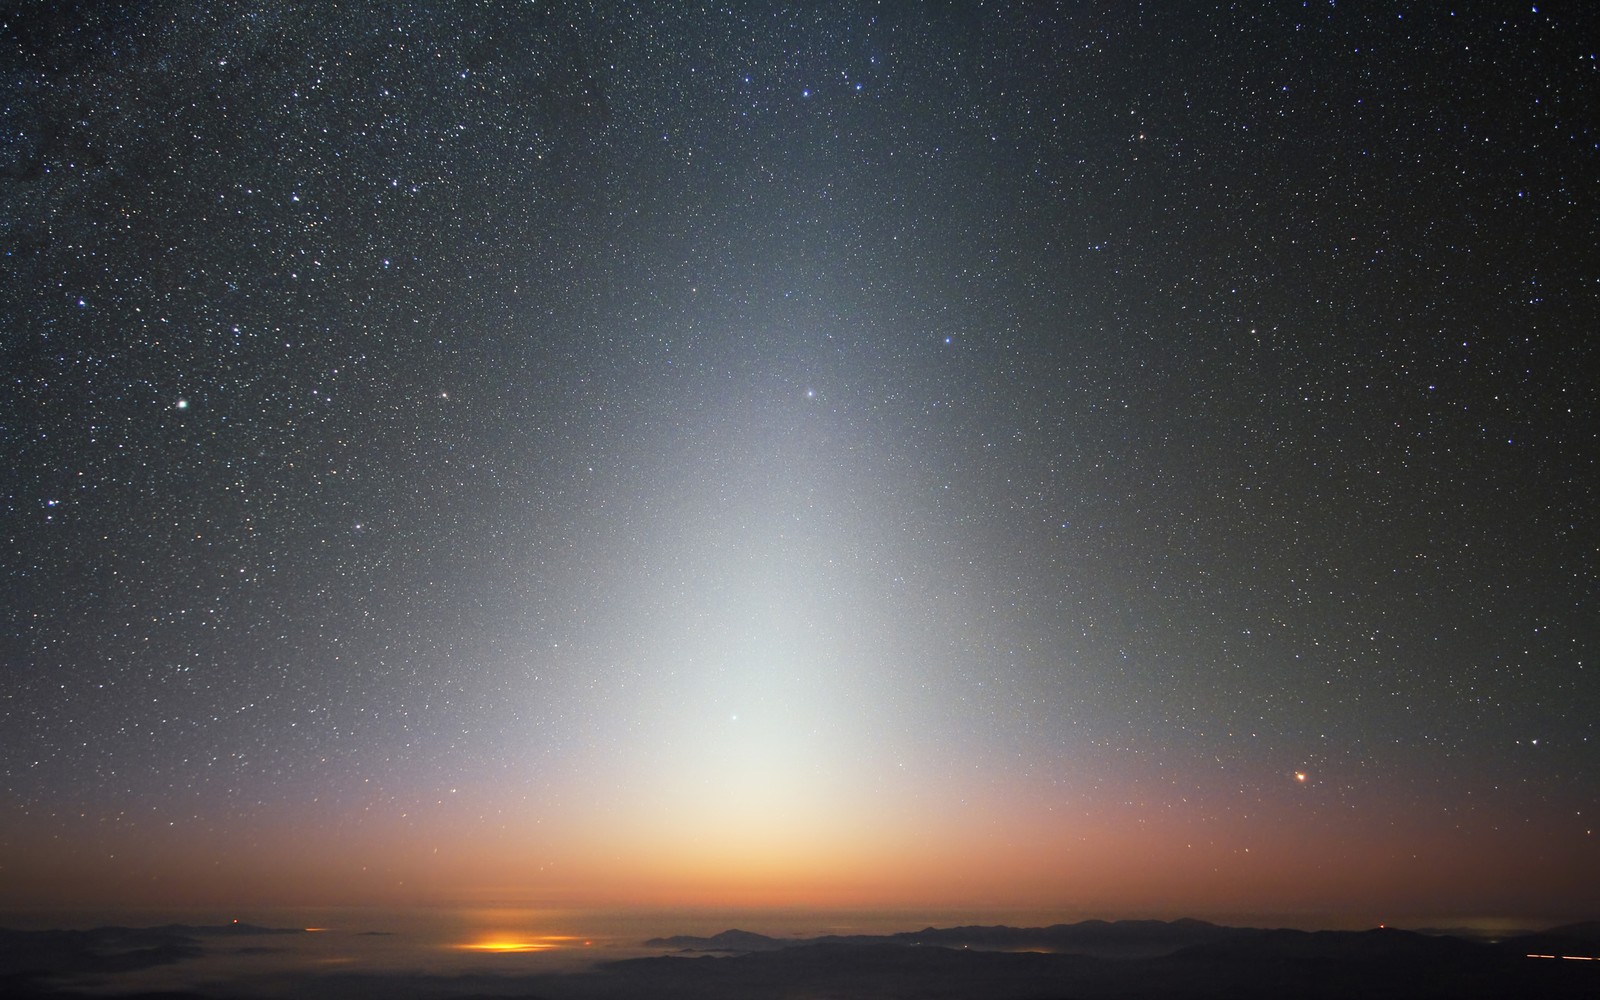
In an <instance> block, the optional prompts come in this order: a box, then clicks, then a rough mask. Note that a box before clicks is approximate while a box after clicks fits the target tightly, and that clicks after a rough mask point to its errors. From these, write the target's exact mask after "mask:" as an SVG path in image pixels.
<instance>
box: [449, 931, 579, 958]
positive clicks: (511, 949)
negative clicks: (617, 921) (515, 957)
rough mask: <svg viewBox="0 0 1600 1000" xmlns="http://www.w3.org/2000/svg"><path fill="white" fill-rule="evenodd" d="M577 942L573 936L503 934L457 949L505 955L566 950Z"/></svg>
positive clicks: (457, 946) (461, 945) (460, 946)
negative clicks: (518, 935) (515, 935)
mask: <svg viewBox="0 0 1600 1000" xmlns="http://www.w3.org/2000/svg"><path fill="white" fill-rule="evenodd" d="M576 940H578V939H577V938H575V937H572V936H571V935H563V934H541V935H538V936H536V937H511V936H510V935H504V934H502V935H496V936H494V937H488V938H484V939H483V940H481V941H473V942H470V943H468V944H458V945H456V946H455V947H456V948H457V949H458V950H460V951H481V952H485V953H489V954H499V955H505V954H512V953H516V952H530V951H551V950H552V949H555V948H565V947H567V946H568V945H569V944H570V943H571V942H573V941H576Z"/></svg>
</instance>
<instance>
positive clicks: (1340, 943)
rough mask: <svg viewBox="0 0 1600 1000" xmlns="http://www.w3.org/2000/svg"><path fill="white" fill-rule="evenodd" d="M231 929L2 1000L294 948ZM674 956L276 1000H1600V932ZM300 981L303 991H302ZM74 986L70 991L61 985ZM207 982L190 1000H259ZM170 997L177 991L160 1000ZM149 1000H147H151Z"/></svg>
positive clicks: (912, 937)
mask: <svg viewBox="0 0 1600 1000" xmlns="http://www.w3.org/2000/svg"><path fill="white" fill-rule="evenodd" d="M297 933H302V932H301V931H299V930H297V929H286V928H268V927H256V926H252V925H248V924H225V925H221V926H215V927H205V926H200V927H196V926H185V925H168V926H166V927H155V928H143V929H140V928H126V927H103V928H97V929H95V930H90V931H11V930H0V995H3V996H6V997H7V998H11V997H18V998H54V1000H64V998H72V1000H79V998H87V997H88V996H89V994H88V993H79V992H75V991H74V989H75V988H74V987H72V986H66V985H65V983H66V982H68V981H71V978H70V977H77V982H79V983H83V982H86V980H84V979H83V978H82V977H84V976H88V977H90V979H91V980H98V981H100V982H102V983H104V984H107V985H111V984H114V983H115V982H116V981H117V976H118V975H119V974H120V973H126V972H131V971H135V970H138V969H143V968H149V967H151V966H156V965H162V964H170V963H173V962H180V961H185V960H187V959H191V958H195V957H197V956H198V955H200V954H201V953H202V939H204V938H208V937H227V938H233V937H242V936H249V935H273V934H297ZM647 944H648V945H649V946H650V947H653V948H670V949H676V950H677V954H674V955H663V956H659V957H654V958H637V959H628V960H623V961H614V962H605V963H601V964H600V965H598V966H596V967H594V968H592V969H590V970H589V971H583V972H566V973H537V974H536V973H533V972H526V973H522V974H517V973H514V972H512V971H510V970H507V971H506V972H505V973H504V974H492V975H491V974H487V973H485V974H475V975H465V976H463V975H448V976H447V975H429V974H425V973H400V972H366V973H363V972H353V971H351V972H332V973H323V972H305V971H302V972H297V973H284V974H283V975H282V976H281V977H280V979H279V987H280V993H279V995H283V996H298V995H315V996H318V997H322V998H342V997H368V996H384V997H388V998H390V1000H407V998H430V1000H473V998H482V997H487V996H490V995H494V996H508V995H516V996H524V997H541V998H545V1000H632V998H637V997H652V998H655V1000H736V998H737V1000H760V998H774V1000H776V998H789V997H799V996H826V997H830V998H833V1000H912V998H918V1000H927V998H932V1000H967V998H971V1000H978V998H983V1000H989V998H996V997H1003V998H1008V1000H1060V998H1063V997H1073V998H1077V1000H1121V998H1127V997H1143V998H1150V1000H1222V998H1230V1000H1266V998H1269V997H1271V998H1278V997H1289V996H1293V997H1303V998H1310V1000H1334V998H1343V997H1362V998H1367V1000H1419V998H1435V1000H1443V998H1451V1000H1490V998H1503V997H1529V998H1539V1000H1566V998H1580V997H1581V998H1585V1000H1593V998H1594V997H1596V996H1600V961H1563V960H1560V959H1555V960H1551V959H1543V958H1536V957H1530V956H1538V955H1557V956H1561V955H1570V956H1578V957H1587V956H1593V955H1596V954H1600V924H1596V923H1587V924H1571V925H1567V926H1565V927H1556V928H1552V929H1550V930H1548V931H1543V932H1540V933H1538V934H1532V935H1524V936H1519V937H1514V938H1510V939H1507V940H1504V941H1500V942H1497V943H1490V942H1485V941H1477V940H1466V939H1463V938H1459V937H1452V936H1448V935H1428V934H1420V933H1416V932H1412V931H1400V930H1384V929H1378V930H1370V931H1319V932H1307V931H1297V930H1262V929H1257V928H1242V927H1222V926H1218V925H1216V924H1209V923H1206V922H1204V921H1200V920H1178V921H1173V922H1170V923H1168V922H1163V921H1155V920H1126V921H1115V922H1106V921H1101V920H1090V921H1085V922H1083V923H1077V924H1057V925H1054V926H1051V927H1004V926H999V927H949V928H935V927H928V928H924V929H923V930H920V931H909V932H905V933H900V934H887V935H849V936H842V935H830V936H824V937H815V938H805V939H798V938H795V939H791V938H776V937H769V936H767V935H764V934H755V933H752V932H750V931H742V930H728V931H724V932H722V933H721V934H715V935H712V936H710V937H693V936H676V937H664V938H654V939H652V940H651V941H649V942H647ZM296 976H298V978H295V977H296ZM62 977H69V979H66V980H64V979H62ZM236 985H237V986H238V992H237V993H236V992H233V989H234V986H233V985H230V984H227V983H217V984H215V985H214V986H211V987H208V989H207V991H206V992H205V993H204V994H198V993H185V994H182V995H181V996H182V997H184V998H185V1000H223V998H227V997H233V996H254V995H257V994H256V993H254V992H252V989H253V987H251V985H250V984H249V983H244V982H241V983H239V984H236ZM161 996H162V997H163V998H164V1000H173V998H175V997H177V996H179V995H178V994H162V995H161ZM154 997H155V995H153V994H151V995H145V996H144V998H143V1000H154Z"/></svg>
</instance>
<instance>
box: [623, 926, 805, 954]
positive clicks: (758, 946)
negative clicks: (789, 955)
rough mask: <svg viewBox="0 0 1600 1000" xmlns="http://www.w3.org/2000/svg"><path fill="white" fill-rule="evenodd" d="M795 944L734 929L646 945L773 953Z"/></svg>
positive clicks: (652, 942) (660, 940)
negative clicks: (772, 951) (707, 935)
mask: <svg viewBox="0 0 1600 1000" xmlns="http://www.w3.org/2000/svg"><path fill="white" fill-rule="evenodd" d="M795 943H797V942H795V941H785V940H783V939H781V938H774V937H768V936H767V935H765V934H756V933H754V932H753V931H741V930H737V929H733V930H726V931H723V932H722V933H720V934H713V935H712V936H711V937H695V936H693V935H689V934H678V935H675V936H673V937H664V938H651V939H650V940H648V941H646V942H645V943H644V944H645V947H646V948H677V949H679V950H680V951H726V952H747V951H771V950H772V949H774V948H787V947H789V946H790V945H792V944H795Z"/></svg>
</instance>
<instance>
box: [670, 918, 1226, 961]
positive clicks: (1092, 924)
mask: <svg viewBox="0 0 1600 1000" xmlns="http://www.w3.org/2000/svg"><path fill="white" fill-rule="evenodd" d="M1254 933H1257V932H1256V931H1250V930H1242V929H1240V928H1237V927H1220V926H1218V925H1216V924H1208V923H1206V922H1205V921H1203V920H1175V921H1171V922H1168V921H1163V920H1118V921H1114V922H1108V921H1105V920H1085V921H1083V922H1082V923H1076V924H1054V925H1052V926H1049V927H1007V926H1005V925H995V926H964V927H942V928H941V927H925V928H923V929H922V930H920V931H903V932H901V933H898V934H850V935H841V934H828V935H824V936H822V937H814V938H774V937H768V936H767V935H765V934H752V933H750V932H749V931H740V930H727V931H723V932H722V933H721V934H716V935H713V936H711V937H694V936H690V935H679V936H675V937H666V938H652V939H651V940H649V941H646V942H645V945H646V946H648V947H652V948H677V949H679V950H682V951H703V952H733V953H744V952H752V951H772V950H774V949H777V948H792V947H797V946H801V945H813V944H854V945H899V946H930V947H940V948H976V949H981V950H984V951H1043V952H1057V953H1061V954H1075V955H1099V956H1101V957H1103V958H1138V957H1144V958H1151V957H1155V956H1158V955H1168V954H1171V953H1172V952H1175V951H1177V950H1179V949H1180V948H1186V947H1188V946H1190V945H1194V944H1203V943H1205V942H1207V941H1215V940H1219V939H1222V938H1227V937H1233V936H1236V935H1239V934H1254Z"/></svg>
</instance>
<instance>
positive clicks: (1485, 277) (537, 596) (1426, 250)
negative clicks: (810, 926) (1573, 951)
mask: <svg viewBox="0 0 1600 1000" xmlns="http://www.w3.org/2000/svg"><path fill="white" fill-rule="evenodd" d="M1597 28H1600V23H1597V18H1596V15H1595V14H1594V13H1592V12H1589V11H1587V10H1586V9H1585V8H1583V7H1581V6H1577V5H1564V4H1562V5H1536V6H1534V5H1523V6H1519V7H1513V6H1511V5H1501V4H1493V5H1491V4H1476V3H1473V4H1461V5H1458V6H1457V7H1456V9H1454V10H1451V9H1449V8H1448V6H1439V5H1408V4H1401V5H1398V6H1395V5H1390V6H1383V7H1381V8H1380V7H1372V6H1365V5H1351V4H1334V3H1327V2H1310V3H1306V4H1303V5H1297V6H1284V7H1280V8H1269V9H1260V10H1257V9H1253V8H1250V7H1248V6H1247V7H1245V8H1241V9H1238V10H1229V11H1210V10H1208V11H1199V10H1188V9H1184V8H1183V7H1182V5H1170V6H1163V5H1144V6H1142V7H1129V6H1127V5H1121V4H1067V5H1056V6H1054V7H1050V6H1034V5H1021V6H1004V5H1003V6H1001V7H999V8H994V7H992V6H991V5H986V4H969V5H964V4H932V5H927V6H921V5H905V4H874V3H839V4H828V5H824V6H822V7H820V8H816V9H792V8H786V7H782V6H772V5H765V4H728V5H721V6H714V5H675V4H665V5H611V4H565V3H548V4H512V3H503V4H502V3H488V2H485V3H451V4H444V5H439V6H436V7H421V6H415V5H410V4H398V5H395V4H365V3H357V4H353V5H352V4H346V5H340V6H339V7H338V8H337V9H328V10H319V11H318V12H317V13H316V14H314V15H313V14H310V13H307V12H305V11H303V10H301V9H299V8H296V7H291V6H287V5H280V4H272V3H266V4H259V5H249V4H223V5H212V6H209V7H206V8H205V9H201V8H198V7H196V6H195V5H192V4H188V3H181V2H167V3H160V4H156V5H153V6H151V7H149V8H148V9H141V10H139V11H112V10H109V9H102V7H101V5H97V4H76V5H74V4H68V5H64V6H57V7H52V8H51V9H49V10H45V9H43V8H38V7H32V6H23V7H21V8H17V9H10V10H7V11H6V12H5V13H4V14H0V67H3V69H4V75H3V77H0V86H3V87H4V92H5V100H4V103H3V107H0V205H3V209H0V247H3V250H0V252H3V254H4V260H5V267H4V270H3V277H0V320H3V324H4V329H5V330H6V331H7V336H6V338H5V349H4V352H5V353H4V359H5V361H4V372H5V380H6V386H7V393H6V397H7V402H6V404H5V406H4V417H3V421H0V434H3V441H4V449H5V454H6V455H7V458H8V461H7V463H6V468H7V470H8V474H7V475H5V476H4V477H0V501H3V502H0V513H3V519H4V521H3V525H0V542H3V548H0V581H3V582H0V586H3V590H0V594H3V600H0V608H3V609H4V614H5V619H6V620H5V627H4V629H3V634H0V651H3V675H0V788H3V790H4V795H3V796H0V844H3V845H4V850H3V851H0V855H4V856H5V858H6V860H4V861H0V871H4V872H5V876H6V877H5V878H3V879H0V884H6V885H9V886H10V887H9V888H4V889H0V905H3V906H7V907H21V906H30V905H45V904H51V903H56V902H63V901H87V902H90V903H93V902H97V901H118V902H128V901H141V900H142V901H149V900H162V901H166V900H181V901H211V900H215V899H220V898H230V899H231V898H240V897H244V898H261V899H271V900H275V901H288V902H295V901H298V900H300V899H311V898H316V899H318V900H321V901H357V900H359V901H370V900H407V901H413V900H433V899H437V898H444V897H449V898H457V897H458V896H459V895H467V896H471V895H472V894H474V893H480V892H490V891H494V892H519V893H523V894H525V895H526V896H527V897H529V898H547V897H548V898H557V897H559V898H562V899H579V900H582V899H589V898H591V897H592V898H595V899H600V898H604V899H607V900H624V901H627V900H633V899H650V900H657V901H659V900H662V899H682V900H685V901H689V902H706V901H722V900H728V899H739V900H744V901H750V900H754V901H757V902H763V903H773V904H787V903H789V902H793V901H797V900H798V901H848V902H852V903H861V904H866V903H883V904H890V903H892V904H894V905H901V904H909V903H926V902H937V903H940V904H957V903H960V904H966V903H993V902H996V901H998V902H1001V903H1006V904H1010V903H1014V902H1027V903H1029V904H1036V905H1042V906H1059V907H1073V908H1082V907H1085V906H1100V907H1103V908H1106V909H1107V910H1108V911H1110V910H1116V909H1117V908H1119V907H1121V908H1124V909H1125V910H1128V911H1132V910H1138V911H1140V912H1157V911H1163V912H1164V908H1173V907H1175V908H1177V909H1179V910H1181V911H1183V912H1190V913H1196V914H1197V915H1203V911H1205V910H1206V908H1207V907H1212V908H1213V910H1214V911H1221V910H1226V909H1228V908H1232V909H1233V910H1235V911H1237V910H1239V909H1241V908H1255V909H1258V910H1271V909H1275V908H1276V909H1319V910H1323V911H1328V912H1333V911H1347V910H1359V911H1361V912H1367V911H1368V910H1371V911H1372V912H1383V911H1384V908H1386V907H1388V908H1405V909H1406V912H1411V913H1429V914H1432V913H1440V914H1450V913H1456V914H1462V913H1486V912H1499V913H1517V914H1529V915H1535V916H1544V915H1551V916H1562V915H1567V914H1573V915H1592V913H1590V912H1589V911H1588V910H1586V909H1585V908H1586V907H1588V908H1591V909H1592V906H1593V903H1594V899H1593V895H1592V893H1589V892H1586V889H1585V888H1584V886H1583V885H1582V881H1583V880H1582V879H1576V880H1575V879H1574V877H1573V874H1572V873H1573V872H1574V871H1575V870H1576V871H1590V872H1592V871H1594V870H1595V869H1596V866H1597V865H1600V858H1597V854H1596V852H1597V850H1600V847H1597V841H1596V839H1595V837H1594V834H1593V828H1594V825H1595V817H1596V815H1597V811H1600V772H1597V763H1600V745H1597V741H1600V732H1597V728H1596V727H1597V722H1596V720H1597V719H1600V677H1597V669H1600V668H1597V665H1596V664H1597V662H1600V626H1597V623H1600V608H1597V607H1596V599H1597V583H1596V581H1597V579H1600V575H1597V571H1600V566H1597V560H1600V530H1597V528H1600V524H1597V519H1596V514H1595V510H1596V508H1597V501H1600V496H1597V493H1596V484H1597V483H1600V469H1597V465H1596V460H1597V455H1600V440H1597V433H1600V432H1597V428H1600V417H1597V414H1596V408H1597V406H1596V404H1597V395H1600V393H1597V390H1596V387H1595V381H1594V379H1593V377H1592V375H1591V374H1590V373H1591V372H1593V371H1594V370H1595V369H1596V367H1597V359H1596V356H1595V355H1596V340H1595V337H1594V335H1593V331H1594V330H1595V329H1596V328H1597V327H1596V324H1597V321H1600V309H1597V297H1600V255H1597V253H1596V250H1595V247H1596V245H1597V239H1600V232H1597V229H1596V219H1597V217H1600V216H1597V213H1596V200H1595V179H1596V177H1597V176H1600V170H1597V159H1600V131H1597V128H1596V124H1595V120H1594V115H1593V110H1592V109H1593V108H1595V107H1597V106H1600V55H1597V52H1600V31H1597ZM308 840H311V841H315V842H316V843H317V845H318V847H317V850H316V851H314V852H309V853H307V852H306V851H304V850H303V848H302V847H301V846H300V845H303V844H304V843H306V842H307V841H308ZM1174 915H1176V914H1174Z"/></svg>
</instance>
